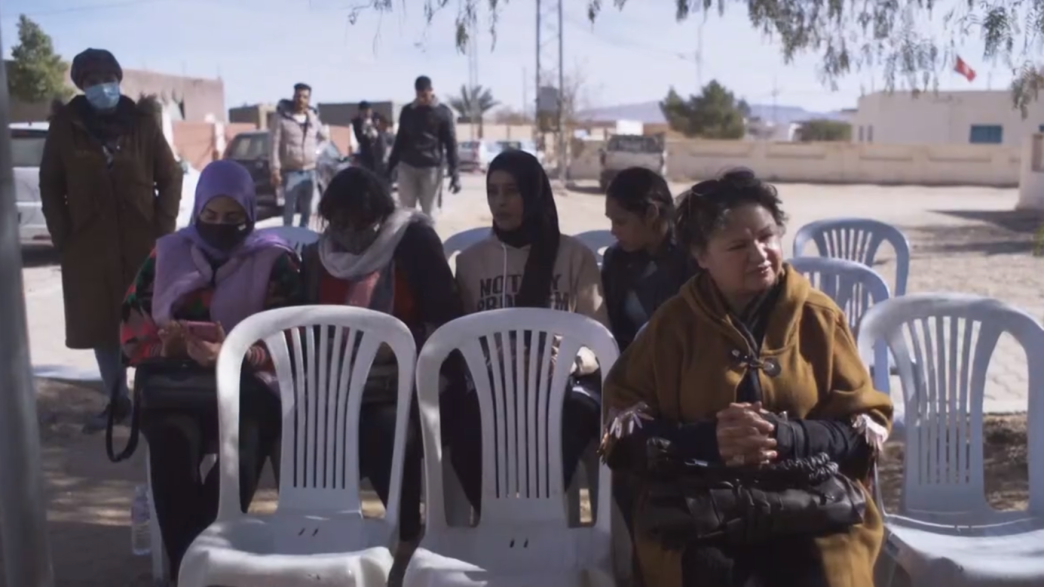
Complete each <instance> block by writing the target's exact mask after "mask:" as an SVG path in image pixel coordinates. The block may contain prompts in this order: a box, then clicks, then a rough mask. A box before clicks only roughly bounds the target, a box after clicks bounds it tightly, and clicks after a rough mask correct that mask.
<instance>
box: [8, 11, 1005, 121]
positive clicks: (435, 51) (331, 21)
mask: <svg viewBox="0 0 1044 587" xmlns="http://www.w3.org/2000/svg"><path fill="white" fill-rule="evenodd" d="M500 3H501V5H502V6H503V9H502V11H501V14H500V23H499V26H498V30H497V40H496V45H495V47H491V39H490V37H489V35H488V34H486V33H483V35H482V36H481V38H480V43H481V45H480V51H479V67H478V69H479V82H480V83H481V84H482V85H484V86H487V87H490V88H492V90H493V93H494V96H495V97H496V98H497V99H498V100H500V101H501V102H502V103H504V104H506V105H509V106H512V107H514V108H518V107H519V106H521V104H522V101H523V98H524V97H525V98H527V99H528V100H529V101H532V100H533V99H534V77H535V75H534V67H535V54H536V1H535V0H507V1H505V0H500ZM565 3H566V10H565V23H564V28H565V37H564V43H565V63H566V70H567V72H572V71H575V70H577V69H579V70H582V71H583V78H584V79H585V80H587V81H586V84H585V91H584V94H585V100H584V101H585V102H586V104H585V106H587V107H598V106H613V105H617V104H628V103H634V102H645V101H651V100H658V99H661V98H662V97H663V96H664V95H665V94H666V92H667V90H668V88H669V87H670V86H672V85H673V86H674V87H675V88H676V89H677V90H678V91H679V92H681V93H683V94H689V93H692V92H693V91H694V90H695V88H696V81H697V65H696V59H695V54H696V51H697V48H698V47H699V46H700V42H699V40H698V39H699V36H700V34H701V31H702V39H703V40H702V49H703V59H702V70H701V71H702V79H703V82H704V83H706V82H708V81H710V80H711V79H717V80H718V81H719V82H721V83H723V84H724V85H725V86H726V87H728V88H729V89H731V90H733V91H734V92H736V93H737V94H738V95H739V96H741V97H743V98H745V99H747V100H748V101H749V102H753V103H761V104H770V103H771V102H772V95H773V88H774V86H775V89H776V91H777V101H778V103H779V104H780V105H790V106H801V107H804V108H806V109H808V110H816V111H826V110H835V109H840V108H852V107H855V105H856V99H857V98H858V97H859V95H860V93H861V91H866V92H869V91H871V88H873V89H878V90H880V89H882V88H883V83H882V81H881V78H880V73H879V72H878V77H877V79H876V80H874V72H859V73H854V74H852V75H850V76H849V77H848V78H846V79H843V80H842V81H841V82H840V87H839V89H838V91H836V92H832V91H830V90H829V89H828V87H827V86H825V85H824V84H823V83H821V82H820V80H819V79H818V76H817V73H816V66H817V59H816V57H815V56H813V55H808V56H803V57H800V58H798V59H797V60H795V62H793V63H791V64H789V65H785V64H784V63H783V60H782V58H781V56H780V50H779V46H778V44H777V43H776V42H774V41H773V40H772V39H767V38H765V37H763V36H762V35H761V34H760V33H758V32H756V31H755V30H753V29H752V27H751V26H750V23H749V22H748V20H747V17H746V11H745V9H744V7H743V3H736V4H735V5H734V6H733V9H732V10H729V11H727V12H726V14H725V16H724V17H719V16H717V15H716V14H715V15H712V16H710V17H709V18H707V20H706V22H705V23H704V24H702V26H701V22H703V19H702V17H697V18H694V19H690V20H689V21H687V22H682V23H677V22H675V20H674V15H673V11H672V9H671V5H672V4H673V2H672V1H669V0H630V1H629V6H628V7H627V8H625V9H624V11H623V12H618V11H617V10H616V9H615V8H612V2H608V1H605V2H603V5H605V6H607V8H605V10H604V11H603V14H602V15H601V16H600V17H599V18H598V20H597V22H596V23H595V24H594V25H593V26H592V25H591V24H590V23H588V22H587V20H586V17H585V7H586V4H587V3H586V2H585V1H584V0H565ZM362 4H369V1H366V0H7V1H5V2H4V4H3V8H4V12H3V14H0V32H2V35H3V42H4V53H5V54H9V51H10V47H11V45H13V44H14V43H15V42H17V37H16V27H15V25H16V22H17V20H18V14H20V13H25V14H27V15H28V16H30V17H31V18H33V19H34V20H36V21H37V22H39V23H40V24H41V25H42V26H43V28H44V30H45V31H46V32H47V33H49V34H50V35H51V36H52V37H53V39H54V42H55V45H56V48H57V50H58V51H59V52H60V53H61V54H62V55H63V56H64V57H65V58H66V59H71V58H72V56H73V55H75V54H76V53H77V52H78V51H80V50H82V49H83V48H85V47H89V46H90V47H101V48H106V49H109V50H110V51H112V52H113V53H114V54H115V55H116V57H117V58H118V59H119V60H120V62H121V64H122V65H123V66H124V67H126V68H147V69H152V70H156V71H162V72H167V73H174V74H179V73H185V74H188V75H193V76H199V77H217V76H219V75H220V76H221V77H222V78H223V79H224V80H225V84H226V86H225V87H226V101H227V105H228V106H230V107H231V106H237V105H240V104H244V103H256V102H269V101H273V100H274V99H277V98H280V97H284V96H288V95H289V93H290V91H291V90H290V88H291V86H292V85H293V83H295V82H297V81H305V82H307V83H309V84H311V85H312V86H313V88H314V99H315V100H317V101H321V102H336V101H356V100H361V99H369V100H382V99H392V100H396V101H402V100H405V99H409V98H410V97H411V95H412V82H413V79H414V78H415V77H416V76H417V75H420V74H426V75H428V76H430V77H431V78H432V79H433V81H434V84H435V88H436V92H438V93H441V94H442V95H449V94H457V93H458V92H459V89H460V87H461V85H462V84H465V83H467V81H468V59H467V56H466V55H463V54H460V53H459V52H458V51H457V49H456V47H455V46H454V37H453V21H454V18H455V16H456V8H457V5H458V2H457V1H455V0H451V1H450V2H449V6H448V8H447V9H446V10H445V11H444V12H442V13H439V14H436V15H435V18H434V20H433V21H432V23H431V24H430V25H429V24H428V23H427V22H426V20H425V18H424V14H423V11H422V6H423V3H422V2H421V0H393V4H394V6H395V11H394V13H392V14H383V15H381V14H378V13H375V12H372V11H369V12H367V11H364V12H362V13H360V14H359V15H358V18H357V19H356V20H355V23H354V24H352V23H350V22H349V12H350V7H351V6H353V5H362ZM483 4H485V2H483ZM403 5H406V8H405V9H404V8H403ZM480 19H481V20H480V22H481V23H485V22H486V18H485V15H483V16H482V17H480ZM960 50H961V53H962V54H963V55H964V58H965V60H966V61H968V62H969V64H970V65H971V66H972V67H974V68H975V69H976V71H977V72H978V77H977V78H976V80H975V81H974V82H972V83H968V82H967V81H966V80H964V78H962V77H960V76H958V75H956V74H953V73H949V72H943V73H942V75H941V76H940V87H941V88H943V89H986V88H987V86H988V85H990V84H991V82H992V87H993V88H994V89H999V88H1002V87H1006V85H1007V84H1008V82H1009V80H1010V77H1011V76H1010V73H1009V72H1008V70H1007V69H1006V68H1005V67H1004V66H1002V65H998V66H995V67H993V68H991V67H990V66H989V65H988V64H985V63H982V58H981V55H982V45H981V43H979V42H975V41H973V42H969V43H966V44H964V45H963V46H961V47H960ZM548 54H550V55H554V54H555V52H554V51H549V52H548ZM991 69H992V75H990V73H991Z"/></svg>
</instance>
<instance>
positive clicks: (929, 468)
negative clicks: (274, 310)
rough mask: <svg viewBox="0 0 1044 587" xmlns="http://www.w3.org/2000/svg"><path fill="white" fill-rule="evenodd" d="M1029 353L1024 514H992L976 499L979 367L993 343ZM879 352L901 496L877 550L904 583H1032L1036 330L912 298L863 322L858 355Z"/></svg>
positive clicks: (1006, 314) (1037, 487)
mask: <svg viewBox="0 0 1044 587" xmlns="http://www.w3.org/2000/svg"><path fill="white" fill-rule="evenodd" d="M1005 333H1006V334H1009V335H1011V336H1012V337H1014V338H1015V340H1016V341H1018V342H1019V344H1020V345H1022V347H1023V348H1024V349H1025V350H1026V352H1027V353H1032V354H1029V360H1028V361H1027V363H1028V366H1029V385H1028V392H1029V413H1028V426H1027V428H1028V434H1029V438H1028V450H1029V456H1028V461H1029V508H1028V509H1027V510H1026V511H1010V512H998V511H995V510H993V509H992V508H991V507H990V506H989V504H988V503H987V502H986V499H985V488H984V479H983V476H984V471H983V432H982V431H983V399H984V394H985V386H986V369H987V367H988V366H989V363H990V359H991V357H992V355H993V352H994V350H995V349H996V346H997V341H998V339H999V338H1000V336H1001V335H1002V334H1005ZM880 340H884V341H886V342H887V343H888V346H889V348H890V349H891V351H892V353H893V355H894V356H895V360H896V365H897V366H898V368H899V379H900V381H901V384H902V390H903V398H904V402H905V404H906V414H907V420H908V421H909V422H910V425H909V426H908V428H907V431H906V449H905V462H904V465H903V469H904V470H903V494H902V501H901V510H900V512H899V513H898V514H892V515H888V516H886V518H885V521H886V527H887V530H888V533H887V534H888V536H887V544H886V549H885V550H886V551H887V552H890V553H891V554H892V556H893V557H894V559H895V561H896V562H897V564H898V565H899V566H901V567H903V569H905V570H906V572H907V573H909V575H910V578H911V584H913V585H946V586H947V587H962V586H965V585H1005V586H1016V585H1018V586H1029V585H1042V584H1044V556H1042V555H1041V552H1042V549H1041V545H1042V544H1044V458H1042V456H1041V455H1040V454H1037V452H1036V449H1040V448H1041V447H1042V446H1044V445H1042V442H1044V438H1042V437H1041V435H1042V434H1044V401H1042V398H1041V397H1040V396H1038V394H1039V393H1040V392H1041V391H1042V388H1044V362H1042V361H1039V360H1034V358H1033V357H1034V355H1035V354H1036V353H1039V352H1040V350H1041V349H1044V329H1042V328H1041V326H1040V324H1039V323H1038V322H1037V321H1036V320H1035V319H1034V318H1033V317H1032V316H1030V315H1028V314H1026V313H1024V312H1022V311H1020V310H1017V309H1015V308H1013V307H1011V306H1009V305H1007V304H1005V303H1003V302H1000V301H998V300H993V299H990V298H983V297H979V296H972V295H963V294H914V295H908V296H904V297H901V298H894V299H891V300H888V301H885V302H882V303H880V304H878V305H876V306H874V307H872V308H870V310H869V311H868V312H867V313H866V314H865V315H864V317H863V324H862V327H861V329H860V332H859V348H860V349H862V350H864V351H869V349H870V348H871V347H872V346H873V345H874V344H875V343H876V342H877V341H880Z"/></svg>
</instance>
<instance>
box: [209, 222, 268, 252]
mask: <svg viewBox="0 0 1044 587" xmlns="http://www.w3.org/2000/svg"><path fill="white" fill-rule="evenodd" d="M253 231H254V223H253V222H244V223H242V224H212V223H210V222H197V223H196V232H198V233H199V237H200V238H201V239H203V242H205V243H207V244H208V245H210V246H211V247H213V248H215V249H217V250H219V251H222V252H228V251H231V250H232V249H234V248H236V245H238V244H239V243H241V242H243V240H245V239H246V237H247V236H248V235H249V234H250V233H251V232H253Z"/></svg>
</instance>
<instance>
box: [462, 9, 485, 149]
mask: <svg viewBox="0 0 1044 587" xmlns="http://www.w3.org/2000/svg"><path fill="white" fill-rule="evenodd" d="M478 30H479V29H478V16H477V15H473V16H472V17H471V30H470V32H469V34H468V93H467V95H465V96H464V97H465V98H467V99H468V103H467V106H468V110H471V112H468V113H467V117H468V121H469V122H470V123H471V124H469V125H468V128H470V129H471V140H473V141H474V140H475V139H476V138H478V139H479V140H481V139H482V132H481V129H482V112H481V110H479V104H478V96H477V95H476V91H475V90H476V89H477V88H478V86H479V73H478V34H479V33H478ZM476 124H477V125H478V129H479V130H478V132H477V133H476V128H475V125H476ZM476 134H477V137H476Z"/></svg>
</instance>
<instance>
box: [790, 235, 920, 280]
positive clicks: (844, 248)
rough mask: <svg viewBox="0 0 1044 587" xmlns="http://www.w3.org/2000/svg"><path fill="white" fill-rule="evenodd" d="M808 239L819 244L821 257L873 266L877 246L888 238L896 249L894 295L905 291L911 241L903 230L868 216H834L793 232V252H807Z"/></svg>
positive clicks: (799, 255) (797, 254)
mask: <svg viewBox="0 0 1044 587" xmlns="http://www.w3.org/2000/svg"><path fill="white" fill-rule="evenodd" d="M809 241H812V242H814V243H815V244H816V250H817V251H818V252H819V255H820V256H821V257H833V258H835V259H848V260H849V261H855V262H857V263H862V264H864V265H866V266H867V267H870V268H871V269H872V268H873V266H874V258H875V257H876V256H877V249H878V248H880V246H881V243H882V242H888V244H890V245H892V248H893V249H895V292H894V294H895V296H896V297H899V296H903V295H906V281H907V279H908V278H909V276H910V243H909V242H907V240H906V235H904V234H903V233H902V231H901V230H899V229H898V228H896V227H894V226H892V225H891V224H888V223H885V222H881V221H879V220H872V219H869V218H832V219H830V220H817V221H816V222H810V223H808V224H806V225H804V226H802V227H801V228H800V229H799V230H798V231H797V234H795V235H794V256H795V257H801V256H803V255H804V250H805V245H807V244H808V242H809Z"/></svg>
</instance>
